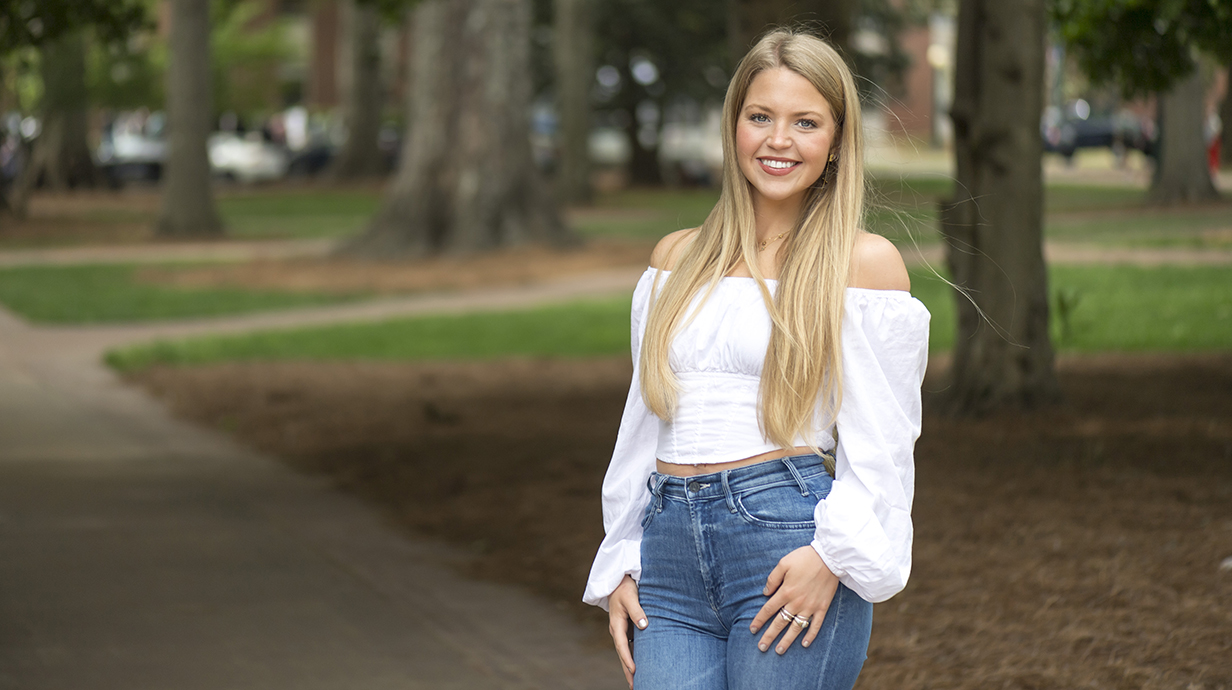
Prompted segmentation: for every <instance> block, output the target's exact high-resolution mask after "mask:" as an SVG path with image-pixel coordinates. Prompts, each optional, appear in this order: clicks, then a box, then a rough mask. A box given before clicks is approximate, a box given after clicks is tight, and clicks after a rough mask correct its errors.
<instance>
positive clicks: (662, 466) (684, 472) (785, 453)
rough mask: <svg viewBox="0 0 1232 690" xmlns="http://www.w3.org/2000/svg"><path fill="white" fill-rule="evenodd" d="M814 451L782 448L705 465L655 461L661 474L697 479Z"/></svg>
mask: <svg viewBox="0 0 1232 690" xmlns="http://www.w3.org/2000/svg"><path fill="white" fill-rule="evenodd" d="M812 452H813V449H812V448H809V447H808V446H797V447H795V448H780V449H778V450H772V451H770V452H769V453H762V454H761V455H754V456H752V457H749V458H744V459H743V460H732V461H731V462H714V463H710V464H703V465H677V464H675V463H671V462H663V461H662V460H655V469H656V470H657V471H658V472H659V474H670V475H672V476H673V477H696V476H697V475H699V474H710V473H712V472H722V471H723V470H734V469H736V468H737V467H748V466H749V465H756V464H757V463H759V462H765V461H767V460H778V459H779V458H786V457H789V456H792V455H807V454H808V453H812Z"/></svg>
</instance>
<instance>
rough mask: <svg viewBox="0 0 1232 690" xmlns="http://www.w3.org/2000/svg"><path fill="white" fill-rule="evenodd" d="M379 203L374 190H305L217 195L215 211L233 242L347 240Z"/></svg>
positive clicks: (357, 230)
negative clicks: (236, 240)
mask: <svg viewBox="0 0 1232 690" xmlns="http://www.w3.org/2000/svg"><path fill="white" fill-rule="evenodd" d="M380 205H381V196H380V193H379V192H377V191H367V190H336V189H306V190H295V191H290V192H288V191H284V190H280V191H277V192H248V193H242V194H234V195H223V196H222V197H221V198H220V199H219V200H218V212H219V214H221V215H222V217H223V221H224V222H225V223H226V224H227V231H228V233H229V234H230V235H231V237H233V238H236V239H275V238H287V239H289V238H300V239H307V238H320V237H347V236H351V235H355V234H357V233H359V232H360V231H361V230H362V229H363V227H364V224H365V223H367V222H368V219H369V218H371V217H372V214H374V213H376V211H377V209H378V208H379V207H380Z"/></svg>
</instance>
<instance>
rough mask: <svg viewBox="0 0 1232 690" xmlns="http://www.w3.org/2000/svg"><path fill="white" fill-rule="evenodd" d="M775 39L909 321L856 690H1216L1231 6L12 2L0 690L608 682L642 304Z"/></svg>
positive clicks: (4, 119)
mask: <svg viewBox="0 0 1232 690" xmlns="http://www.w3.org/2000/svg"><path fill="white" fill-rule="evenodd" d="M782 24H791V25H795V26H799V27H802V28H804V29H806V30H808V31H811V32H813V33H815V34H818V35H821V36H824V37H827V38H828V39H829V40H830V41H831V42H832V43H833V44H834V45H835V47H836V48H838V49H839V50H840V52H841V53H842V55H843V56H844V58H845V59H846V60H847V61H848V63H849V64H850V65H851V67H852V69H853V71H854V72H855V73H856V75H857V82H858V85H859V88H860V91H861V93H860V100H861V104H862V108H863V113H864V127H865V131H864V134H865V140H866V142H867V151H866V160H865V163H866V169H867V172H868V208H867V209H866V215H865V225H866V227H867V229H869V230H871V231H874V232H877V233H880V234H882V235H885V236H886V237H888V238H890V239H891V240H892V241H893V242H894V243H895V244H896V245H897V246H898V247H899V249H900V250H901V251H902V253H903V255H904V258H905V259H906V261H907V263H908V267H909V270H910V271H911V276H912V283H913V285H912V292H913V294H914V295H915V296H916V297H917V298H919V299H920V300H922V301H923V302H924V303H925V305H926V306H927V307H928V308H929V310H930V311H931V313H932V314H933V320H932V331H931V335H930V351H931V363H930V369H929V375H928V379H927V381H926V383H925V425H924V432H923V435H922V437H921V439H920V442H919V444H918V446H917V466H918V481H917V498H916V527H917V535H916V539H917V541H916V566H915V571H914V573H913V579H912V583H911V585H910V586H909V587H908V589H907V590H906V591H905V592H903V593H902V594H901V595H899V596H897V597H895V598H894V599H892V600H891V601H890V602H887V603H885V604H881V605H878V607H877V620H878V624H877V627H876V629H875V631H874V638H873V643H872V647H871V649H870V659H869V662H868V664H867V665H866V670H865V673H864V675H863V677H862V679H861V681H860V685H859V687H861V688H882V687H884V688H904V687H921V688H923V687H945V688H986V687H992V686H997V687H1012V688H1028V687H1031V688H1037V687H1038V688H1044V687H1056V688H1071V687H1079V686H1081V687H1111V688H1177V687H1184V688H1210V689H1212V690H1214V689H1215V688H1227V687H1232V661H1230V660H1232V647H1230V645H1232V637H1230V636H1229V630H1232V201H1229V200H1228V195H1229V194H1232V140H1230V139H1229V135H1228V133H1227V132H1228V131H1229V129H1228V125H1229V124H1232V97H1230V95H1229V91H1230V89H1229V66H1232V3H1230V2H1227V1H1225V0H1204V1H1203V2H1167V1H1164V0H1158V1H1144V0H1108V1H1106V2H1099V3H1094V2H1073V1H1070V0H949V1H947V0H807V1H805V0H801V1H797V2H789V1H787V0H764V1H761V2H758V1H754V0H726V1H725V2H715V1H714V0H677V1H676V2H673V3H666V2H654V1H652V0H418V1H416V0H39V2H28V1H24V0H12V1H8V2H3V3H0V138H2V141H0V461H2V462H0V473H3V476H2V478H0V486H3V487H5V488H3V489H0V538H3V540H4V543H5V544H6V548H5V550H6V554H7V555H6V559H5V560H7V561H8V562H7V564H5V565H4V566H0V591H2V592H3V593H4V594H3V596H2V597H0V621H3V622H0V639H4V640H10V641H12V643H11V644H7V645H5V649H4V650H0V687H10V686H11V687H23V688H35V687H72V686H74V685H76V686H78V687H126V688H131V687H155V686H157V687H254V688H255V687H283V686H284V685H286V686H288V687H290V686H292V685H294V686H295V687H356V685H355V684H354V683H355V682H357V681H355V678H356V677H357V676H354V675H350V674H353V673H354V670H355V669H357V668H358V669H365V670H364V673H368V672H371V673H372V674H373V678H376V677H377V676H378V675H380V674H382V673H383V674H386V675H384V676H380V677H381V678H385V679H386V680H388V679H389V678H395V679H400V682H406V683H411V682H412V681H414V682H423V683H425V685H424V687H427V686H428V685H431V686H432V687H446V685H441V683H445V682H446V681H449V682H455V681H456V684H455V685H454V686H456V687H607V684H605V683H607V681H606V680H598V679H601V678H602V679H606V678H608V676H611V680H612V681H615V682H616V683H621V682H623V681H622V680H621V678H620V676H619V670H618V668H617V667H616V666H615V664H614V658H613V657H612V655H611V654H610V651H609V646H610V641H608V640H606V639H605V638H606V616H605V615H604V614H603V612H601V611H597V610H595V609H591V608H589V607H585V606H583V605H581V604H580V602H579V601H578V600H579V598H580V596H581V591H582V587H583V584H584V582H585V579H586V574H587V571H588V568H589V564H590V560H591V558H592V557H593V553H594V549H595V548H596V546H597V545H598V543H599V541H600V539H601V538H602V534H603V528H602V519H601V515H600V509H599V505H600V497H599V487H600V483H601V481H602V477H603V474H604V471H605V469H606V466H607V462H608V459H609V458H610V454H611V448H612V443H613V442H614V439H615V433H616V429H617V427H618V425H619V421H620V414H621V410H622V409H623V404H624V400H625V396H626V394H627V391H628V383H629V378H630V375H631V373H632V368H631V364H630V362H629V330H628V329H629V294H630V293H631V290H632V287H633V285H634V283H635V282H636V280H637V277H638V276H639V275H640V274H641V272H642V271H643V270H644V269H645V267H646V262H647V259H648V257H649V254H650V251H651V248H652V247H653V246H654V244H655V242H656V241H657V240H658V239H659V238H660V237H662V236H663V235H664V234H667V233H669V232H672V231H674V230H677V229H681V228H688V227H695V226H697V225H699V224H700V223H701V222H702V221H703V220H704V219H705V218H706V216H707V214H708V213H709V212H710V210H711V208H712V207H713V205H714V203H715V202H716V201H717V199H718V195H719V187H718V185H719V181H720V179H721V174H722V149H721V144H720V121H719V120H720V108H721V105H722V100H723V97H724V94H725V91H726V88H727V83H728V79H729V77H730V75H731V74H732V71H733V69H734V66H735V64H736V62H737V61H738V59H739V57H740V56H742V55H743V54H744V52H745V51H746V50H747V49H748V47H749V46H750V45H752V43H753V42H754V41H755V40H756V38H757V36H758V35H759V34H761V33H762V32H763V31H764V30H766V29H767V28H769V27H771V26H776V25H782ZM253 451H255V453H254V452H253ZM267 458H273V459H276V460H277V461H278V462H277V463H267V464H263V463H266V459H267ZM66 468H67V469H66ZM172 470H174V471H172ZM304 476H308V477H311V478H313V480H314V481H317V482H318V484H313V486H318V488H319V486H324V487H325V488H324V489H321V490H320V491H318V490H316V489H313V490H308V489H303V488H302V486H306V485H301V484H299V483H297V482H301V481H302V480H303V477H304ZM322 480H323V481H322ZM296 487H299V488H296ZM314 491H316V493H314ZM297 492H299V493H297ZM340 492H341V493H342V494H344V495H349V496H357V497H359V499H361V501H362V502H363V504H364V505H365V506H367V508H365V510H371V509H372V508H375V509H376V511H377V514H378V515H379V516H380V518H379V520H378V521H376V522H374V524H371V525H369V524H366V523H365V524H362V525H360V524H359V523H353V522H350V521H347V520H351V518H349V517H348V518H346V519H345V520H344V519H343V518H341V517H337V516H336V515H335V513H333V512H330V511H333V510H335V508H333V507H329V506H334V503H332V501H334V500H335V499H336V494H338V493H340ZM287 496H295V497H296V498H295V499H294V500H292V499H290V498H287ZM271 497H273V498H271ZM347 500H350V499H347ZM314 511H315V512H314ZM348 515H349V513H348ZM331 524H345V525H347V528H346V530H347V532H348V534H347V536H348V537H350V539H349V540H348V539H346V538H339V537H338V536H337V535H334V536H331V537H329V538H326V537H323V536H321V535H322V534H327V533H328V534H333V533H330V532H328V529H329V528H328V526H329V525H331ZM289 525H294V526H295V527H289ZM305 525H307V526H305ZM357 525H358V526H357ZM318 527H319V533H318V532H312V530H317V529H318ZM390 527H392V528H393V532H392V534H393V535H394V536H393V537H392V541H390V542H388V545H387V546H386V547H382V548H381V549H378V548H376V547H371V548H369V547H368V546H365V547H364V549H358V548H357V547H355V544H376V543H377V541H379V540H378V537H377V536H375V535H385V536H386V537H388V536H389V535H388V534H386V533H387V532H390ZM382 530H384V531H382ZM238 535H244V536H243V537H242V538H241V536H238ZM382 538H384V537H382ZM365 540H372V541H365ZM381 543H382V544H385V542H381ZM408 544H409V545H415V546H414V548H415V549H419V550H417V551H415V552H414V553H415V555H414V557H409V556H406V554H405V553H404V552H403V551H399V549H405V548H411V547H408V546H407V545H408ZM424 544H431V545H433V546H431V547H430V548H429V547H427V546H423V545H424ZM104 547H106V548H104ZM438 548H439V549H441V550H439V551H438V550H433V549H438ZM365 549H366V550H365ZM382 549H385V550H382ZM395 553H396V554H400V555H397V556H396V557H395V556H392V555H389V554H395ZM287 554H295V556H294V558H291V557H290V556H287ZM287 559H291V560H287ZM399 559H403V560H399ZM289 563H293V565H288V564H289ZM339 563H341V564H344V566H345V567H344V570H346V572H347V573H351V574H354V573H367V574H366V575H364V576H363V577H366V578H369V579H368V580H363V583H361V584H359V585H355V582H359V581H360V580H362V579H363V578H360V577H359V576H357V575H356V576H355V578H352V575H347V576H346V577H342V576H339V577H342V579H341V580H338V581H335V580H332V579H330V578H331V577H333V575H330V576H329V577H326V576H325V575H322V576H321V577H319V578H316V575H312V576H311V577H310V576H309V575H306V574H305V573H318V572H330V573H333V572H335V570H333V569H335V568H336V564H339ZM408 563H409V564H411V565H408ZM429 566H431V567H432V568H440V569H441V570H440V571H439V572H437V571H432V572H433V573H434V574H432V575H431V576H427V575H424V574H423V573H420V571H419V570H416V569H417V568H421V567H423V568H427V567H429ZM314 569H320V570H314ZM412 571H414V573H419V574H413V573H412ZM424 572H427V571H424ZM288 573H296V574H297V575H296V576H295V577H291V578H290V579H288V575H287V574H288ZM373 573H384V575H381V576H377V575H373ZM442 573H444V574H442ZM313 578H316V579H313ZM348 578H351V579H348ZM356 578H358V579H356ZM382 578H385V579H382ZM339 582H342V583H343V584H339ZM467 582H481V583H487V584H485V585H483V586H488V585H491V586H493V587H497V588H498V589H496V590H492V591H489V590H483V591H484V592H487V593H486V594H482V595H480V594H476V591H478V590H466V593H465V594H459V592H458V591H456V590H454V589H449V588H451V587H468V586H470V585H463V584H458V583H467ZM373 583H376V584H373ZM492 583H495V584H492ZM352 585H355V586H354V587H352ZM378 585H379V586H378ZM476 586H478V585H476ZM369 590H371V591H369ZM378 590H379V591H378ZM356 592H358V593H356ZM492 592H496V593H495V594H493V593H492ZM152 593H153V594H152ZM365 597H367V598H365ZM483 597H491V598H489V599H484V598H483ZM519 597H526V598H525V599H520V598H519ZM515 599H516V600H517V601H519V602H522V603H520V604H518V606H524V607H529V608H517V606H514V605H513V604H511V603H510V602H513V601H514V600H515ZM461 600H466V601H467V602H470V601H472V600H474V601H484V602H488V603H486V604H484V605H483V607H481V608H478V609H458V608H449V606H461V605H462V604H455V603H452V602H457V601H461ZM323 602H325V603H323ZM374 602H378V603H374ZM379 602H395V603H394V604H389V606H388V607H386V604H383V603H379ZM433 602H435V603H433ZM441 602H449V603H447V604H446V603H441ZM502 602H503V603H502ZM258 604H259V605H258ZM505 604H508V608H509V610H511V611H512V610H519V611H534V612H536V613H535V614H534V615H536V616H538V615H539V614H540V613H542V615H543V616H544V619H543V620H544V622H543V624H542V626H541V627H543V628H546V627H552V628H553V629H554V630H556V631H557V632H556V633H553V634H559V635H562V636H563V637H564V638H565V639H567V640H568V644H569V645H576V646H568V647H562V646H561V645H562V644H564V643H561V642H560V640H559V639H558V638H553V637H552V635H551V634H548V633H546V632H543V630H541V629H540V628H535V627H534V626H528V627H525V628H522V627H519V628H518V629H520V630H522V631H523V633H524V634H523V635H521V636H518V637H519V639H518V645H521V646H518V647H516V649H515V650H514V651H512V652H511V651H510V650H509V648H507V647H506V646H503V645H508V644H512V643H510V642H509V641H508V639H507V638H508V635H507V633H508V630H509V629H511V626H513V625H518V626H522V623H519V622H517V621H511V620H509V619H508V618H502V617H501V616H497V615H491V616H490V615H489V611H491V610H492V609H493V608H501V607H502V606H504V605H505ZM467 605H470V604H467ZM475 606H479V604H475ZM433 607H437V608H433ZM440 607H444V608H440ZM384 608H387V609H388V611H393V612H396V613H397V616H398V619H397V620H396V621H395V620H390V619H387V618H381V617H380V616H377V615H376V614H374V613H372V611H374V610H378V609H384ZM391 615H392V614H391ZM378 619H379V620H378ZM478 619H482V621H483V622H482V624H479V623H477V624H476V625H477V629H476V630H474V631H470V632H474V634H475V635H476V638H475V641H474V648H475V649H477V650H479V651H478V652H475V654H476V655H477V656H465V655H464V658H463V657H457V658H455V656H451V655H454V654H460V653H461V652H459V651H458V650H459V649H462V648H463V647H464V645H460V644H458V643H457V642H456V640H457V639H461V638H462V636H464V633H465V632H466V631H462V630H452V631H449V630H447V631H446V633H440V634H438V633H437V632H435V630H436V628H435V627H434V626H436V625H437V624H438V623H439V622H440V621H454V620H458V621H476V620H478ZM423 621H434V622H433V623H431V624H430V625H429V624H427V623H424V622H423ZM6 626H7V627H6ZM382 626H384V627H382ZM484 626H487V627H484ZM446 628H448V626H447V625H446ZM306 630H310V631H312V632H311V634H310V635H309V636H308V637H303V635H306V634H308V633H305V632H304V631H306ZM390 630H397V631H403V632H404V631H411V632H413V633H414V634H420V632H421V631H423V630H430V631H433V632H432V633H431V634H436V635H437V636H438V637H440V638H441V639H446V638H447V641H448V640H453V641H452V642H448V644H445V646H444V647H442V648H441V649H440V650H436V648H435V647H431V645H428V646H427V647H422V648H421V649H433V650H436V651H433V652H431V653H428V652H422V651H421V652H420V653H418V656H416V654H412V653H410V652H409V651H408V650H409V649H411V648H413V647H414V645H415V644H419V643H417V642H414V641H411V642H408V641H407V640H403V639H402V638H401V637H398V636H397V635H401V634H402V632H398V634H397V635H394V637H392V638H391V637H390V636H389V635H390V633H389V631H390ZM339 631H347V632H345V634H344V633H341V632H339ZM407 634H408V635H409V634H411V633H407ZM424 634H428V633H424ZM297 635H299V637H297ZM442 635H443V637H442ZM450 635H453V636H454V637H450ZM313 636H319V637H313ZM395 638H396V639H395ZM339 639H344V640H347V641H346V642H338V641H337V640H339ZM378 639H379V640H382V642H380V643H377V642H374V641H375V640H378ZM417 639H418V638H417ZM433 639H436V638H433ZM237 640H238V641H237ZM390 640H394V641H390ZM434 644H435V643H434ZM348 645H349V646H348ZM451 645H452V646H451ZM565 649H567V650H568V651H567V653H566V652H564V651H562V650H565ZM566 656H567V657H568V658H570V659H573V660H574V661H571V662H569V664H574V665H569V664H565V665H564V666H562V665H561V664H564V663H565V662H563V661H561V659H562V658H564V657H566ZM515 658H516V659H518V660H521V659H533V660H535V661H534V663H531V662H525V664H523V662H522V661H515V660H514V659H515ZM134 659H143V660H144V661H141V662H140V663H139V662H137V661H134ZM151 659H154V660H156V661H150V660H151ZM476 659H478V660H476ZM493 659H495V660H497V661H493ZM592 659H598V660H599V661H592ZM446 662H448V663H446ZM434 663H440V664H443V665H444V666H443V668H445V670H439V669H437V668H436V666H433V665H432V664H434ZM501 664H506V665H505V666H501ZM519 664H523V665H519ZM526 664H529V665H526ZM535 664H538V665H537V666H536V665H535ZM532 666H533V667H534V668H535V669H538V670H537V671H532V670H526V669H530V668H531V667H532ZM514 667H516V668H519V669H522V670H520V671H518V672H517V673H524V674H525V675H523V676H517V673H513V672H511V671H509V670H508V669H509V668H514ZM429 668H431V669H434V670H429ZM463 668H466V669H470V670H462V669H463ZM475 669H479V670H478V671H476V670H475ZM564 669H567V672H566V670H564ZM596 669H599V670H596ZM378 671H379V673H378ZM472 672H474V673H476V674H478V675H475V676H471V675H467V674H468V673H472ZM511 673H512V674H513V675H509V674H511ZM536 673H539V674H540V675H535V674H536ZM433 674H437V675H433ZM502 674H504V675H502ZM514 676H517V677H518V678H521V679H522V681H518V682H523V681H524V684H523V685H518V684H517V683H516V682H514V681H511V680H509V678H511V677H514ZM362 678H367V676H362ZM425 679H427V680H425ZM432 679H435V680H432ZM562 679H563V680H562ZM10 681H11V682H10ZM368 682H369V681H367V680H364V681H363V683H368ZM380 682H384V681H380ZM83 683H84V684H83ZM100 683H101V684H100ZM158 683H162V684H161V685H159V684H158ZM313 683H316V685H313ZM363 683H361V685H363ZM608 684H610V683H608ZM363 686H364V687H384V686H382V685H380V684H379V682H378V681H377V680H372V681H371V684H368V685H363ZM400 687H401V686H400ZM406 687H419V686H418V685H413V684H412V685H406Z"/></svg>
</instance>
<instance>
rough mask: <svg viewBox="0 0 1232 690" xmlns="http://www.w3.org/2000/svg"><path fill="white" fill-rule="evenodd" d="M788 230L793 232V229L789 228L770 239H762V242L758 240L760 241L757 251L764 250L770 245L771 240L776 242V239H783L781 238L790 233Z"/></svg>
mask: <svg viewBox="0 0 1232 690" xmlns="http://www.w3.org/2000/svg"><path fill="white" fill-rule="evenodd" d="M788 232H791V231H790V230H787V231H785V232H780V233H779V234H777V235H775V236H774V237H771V238H770V239H768V240H762V241H761V242H758V243H757V251H759V252H760V251H762V250H764V249H765V248H766V247H769V246H770V243H771V242H775V241H777V240H781V239H783V238H784V237H786V236H787V233H788Z"/></svg>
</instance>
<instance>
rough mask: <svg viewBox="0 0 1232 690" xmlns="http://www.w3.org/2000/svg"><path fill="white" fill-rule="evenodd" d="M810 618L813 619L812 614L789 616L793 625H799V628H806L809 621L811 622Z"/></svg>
mask: <svg viewBox="0 0 1232 690" xmlns="http://www.w3.org/2000/svg"><path fill="white" fill-rule="evenodd" d="M812 620H813V617H812V616H792V617H791V622H792V623H794V624H795V625H798V626H800V627H801V628H807V627H808V626H809V623H811V622H812Z"/></svg>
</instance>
